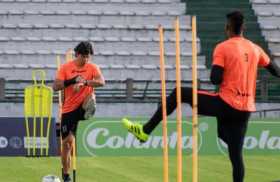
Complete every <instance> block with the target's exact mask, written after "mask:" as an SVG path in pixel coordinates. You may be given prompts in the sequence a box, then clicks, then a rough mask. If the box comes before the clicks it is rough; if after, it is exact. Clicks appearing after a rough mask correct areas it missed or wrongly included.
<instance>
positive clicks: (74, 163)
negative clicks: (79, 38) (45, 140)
mask: <svg viewBox="0 0 280 182" xmlns="http://www.w3.org/2000/svg"><path fill="white" fill-rule="evenodd" d="M72 52H73V51H72V49H68V50H67V52H66V56H65V59H66V62H69V61H71V60H73V54H72ZM72 150H73V151H72V169H73V182H76V169H77V159H76V138H75V137H74V141H73V146H72Z"/></svg>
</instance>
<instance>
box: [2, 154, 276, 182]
mask: <svg viewBox="0 0 280 182" xmlns="http://www.w3.org/2000/svg"><path fill="white" fill-rule="evenodd" d="M245 161H246V179H245V181H246V182H279V181H280V173H279V169H280V163H279V161H280V156H276V155H275V156H245ZM169 163H170V166H169V170H170V182H175V181H176V158H175V157H174V156H171V157H170V159H169ZM0 164H1V165H0V179H1V180H0V181H3V182H4V181H5V182H40V181H41V178H42V177H43V176H44V175H47V174H55V175H57V176H60V170H61V169H60V159H59V158H55V157H50V158H24V157H13V158H11V157H2V158H0ZM77 168H78V169H77V174H78V177H77V182H160V181H163V180H162V157H161V156H157V157H147V156H145V157H80V158H78V163H77ZM183 178H184V179H183V181H184V182H189V181H191V158H190V157H184V158H183ZM199 181H200V182H231V167H230V163H229V161H228V159H227V157H225V156H218V155H214V156H201V157H200V158H199Z"/></svg>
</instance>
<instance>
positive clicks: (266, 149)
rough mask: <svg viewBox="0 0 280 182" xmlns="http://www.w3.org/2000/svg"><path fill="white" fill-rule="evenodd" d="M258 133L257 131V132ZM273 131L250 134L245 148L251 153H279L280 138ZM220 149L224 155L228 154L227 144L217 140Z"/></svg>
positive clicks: (246, 139) (244, 145) (245, 140)
mask: <svg viewBox="0 0 280 182" xmlns="http://www.w3.org/2000/svg"><path fill="white" fill-rule="evenodd" d="M255 132H256V131H255ZM272 133H273V132H272V131H271V130H262V131H260V132H259V133H255V134H254V135H252V133H251V134H248V135H247V136H246V137H245V139H244V144H243V148H244V151H245V152H249V153H266V154H267V153H279V151H280V136H279V135H273V134H272ZM217 144H218V148H219V149H220V151H221V152H222V153H224V154H226V153H227V144H226V143H224V142H223V141H222V140H221V139H217Z"/></svg>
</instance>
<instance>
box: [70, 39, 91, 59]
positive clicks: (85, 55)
mask: <svg viewBox="0 0 280 182" xmlns="http://www.w3.org/2000/svg"><path fill="white" fill-rule="evenodd" d="M74 51H75V56H76V58H77V59H78V60H80V61H81V62H82V63H86V62H88V61H89V59H90V57H91V56H92V55H93V48H92V45H91V43H90V42H86V41H84V42H80V43H79V44H78V45H77V46H76V47H75V49H74Z"/></svg>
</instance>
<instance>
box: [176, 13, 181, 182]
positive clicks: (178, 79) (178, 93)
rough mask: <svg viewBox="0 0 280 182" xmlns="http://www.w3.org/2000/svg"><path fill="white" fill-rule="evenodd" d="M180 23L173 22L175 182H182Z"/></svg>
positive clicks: (177, 20)
mask: <svg viewBox="0 0 280 182" xmlns="http://www.w3.org/2000/svg"><path fill="white" fill-rule="evenodd" d="M179 28H180V23H179V19H178V17H177V18H176V20H175V35H176V101H177V138H178V142H177V182H182V104H181V101H182V99H181V63H180V62H181V60H180V54H181V53H180V30H179Z"/></svg>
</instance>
